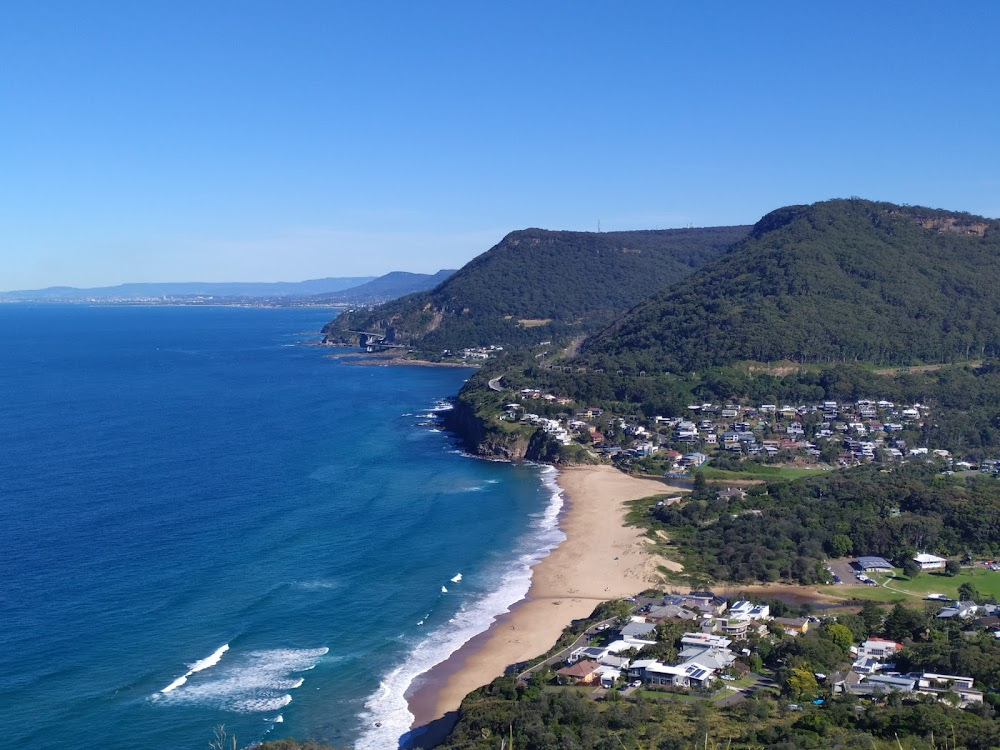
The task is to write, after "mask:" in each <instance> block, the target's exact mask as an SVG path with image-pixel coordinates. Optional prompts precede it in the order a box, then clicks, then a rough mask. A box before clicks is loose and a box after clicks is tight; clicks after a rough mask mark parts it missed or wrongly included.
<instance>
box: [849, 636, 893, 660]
mask: <svg viewBox="0 0 1000 750" xmlns="http://www.w3.org/2000/svg"><path fill="white" fill-rule="evenodd" d="M902 650H903V644H902V643H897V642H896V641H890V640H887V639H885V638H869V639H868V640H867V641H865V642H864V643H862V644H861V645H860V646H859V647H858V659H859V660H860V659H878V660H879V661H885V660H886V659H893V658H895V656H896V654H897V653H899V652H900V651H902Z"/></svg>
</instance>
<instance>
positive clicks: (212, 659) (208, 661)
mask: <svg viewBox="0 0 1000 750" xmlns="http://www.w3.org/2000/svg"><path fill="white" fill-rule="evenodd" d="M228 650H229V644H228V643H224V644H222V645H221V646H219V647H218V648H217V649H215V651H213V652H212V653H211V654H209V655H208V656H206V657H205V658H204V659H200V660H199V661H196V662H195V663H194V664H190V665H189V667H190V669H188V671H187V672H185V673H184V674H182V675H181V676H180V677H178V678H177V679H176V680H174V681H173V682H171V683H170V684H169V685H167V686H166V687H165V688H163V690H161V691H160V692H161V693H163V694H166V693H169V692H170V691H171V690H176V689H177V688H179V687H180V686H181V685H183V684H184V683H185V682H187V680H188V677H190V676H191V675H193V674H195V673H196V672H200V671H202V670H203V669H208V668H209V667H214V666H215V665H216V664H218V663H219V660H220V659H222V655H223V654H224V653H226V652H227V651H228Z"/></svg>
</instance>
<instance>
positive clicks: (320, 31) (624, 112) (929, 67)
mask: <svg viewBox="0 0 1000 750" xmlns="http://www.w3.org/2000/svg"><path fill="white" fill-rule="evenodd" d="M998 28H1000V3H997V2H994V1H992V0H984V1H982V2H964V3H955V4H943V3H940V2H920V1H916V2H902V1H899V2H888V1H887V2H868V1H866V2H860V1H859V2H843V1H838V2H832V1H831V2H823V3H809V2H801V0H799V1H798V2H787V3H779V2H770V3H769V2H760V3H734V2H707V3H693V2H685V3H681V2H665V1H663V2H652V1H651V2H646V3H638V2H636V3H629V2H619V3H611V2H560V3H556V2H542V1H541V0H535V1H534V2H503V3H499V2H497V3H477V2H468V0H465V1H464V2H438V1H431V2H412V0H408V1H407V2H377V1H376V2H372V1H370V0H368V1H365V2H361V1H358V2H335V1H332V0H330V1H327V0H324V1H321V2H307V1H305V0H300V1H297V2H294V1H293V2H287V1H283V2H279V1H277V0H275V1H274V2H257V1H254V0H239V1H234V2H224V1H222V0H198V1H197V2H185V1H184V0H165V1H163V2H160V1H158V0H141V1H140V2H133V1H132V0H122V1H121V2H100V1H99V0H95V1H94V2H79V1H78V0H72V2H68V1H66V2H64V1H61V0H59V1H57V0H46V1H45V2H37V1H36V0H7V2H5V3H4V8H3V18H2V22H0V289H24V288H35V287H41V286H49V285H55V284H68V285H73V286H91V285H103V284H114V283H119V282H125V281H192V280H200V281H221V280H234V281H237V280H257V281H271V280H298V279H304V278H313V277H320V276H340V275H374V274H379V273H383V272H386V271H389V270H411V271H425V272H427V271H434V270H437V269H438V268H441V267H457V266H460V265H462V264H463V263H465V262H466V261H468V260H469V259H471V258H472V257H474V256H475V255H477V254H479V253H480V252H482V251H484V250H486V249H487V248H489V247H490V246H491V245H493V244H494V243H495V242H496V241H498V240H499V239H500V238H501V237H502V236H503V235H504V234H505V233H507V232H508V231H511V230H513V229H518V228H523V227H531V226H536V227H545V228H550V229H588V230H589V229H596V227H597V222H598V220H600V221H601V226H602V228H604V229H605V230H611V229H633V228H657V227H660V228H665V227H678V226H687V225H689V224H693V225H695V226H708V225H718V224H734V223H752V222H754V221H756V220H757V219H758V218H760V216H761V215H763V214H764V213H766V212H768V211H770V210H772V209H774V208H777V207H779V206H782V205H787V204H790V203H807V202H812V201H816V200H822V199H826V198H831V197H845V196H850V195H860V196H863V197H868V198H874V199H879V200H889V201H895V202H902V203H917V204H923V205H930V206H934V207H941V208H950V209H958V210H967V211H971V212H973V213H980V214H986V215H989V216H994V217H998V216H1000V138H998V133H1000V96H998V91H1000V48H998V46H997V34H996V30H997V29H998Z"/></svg>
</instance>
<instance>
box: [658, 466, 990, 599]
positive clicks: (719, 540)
mask: <svg viewBox="0 0 1000 750" xmlns="http://www.w3.org/2000/svg"><path fill="white" fill-rule="evenodd" d="M648 522H649V524H650V525H651V526H652V528H653V529H654V530H655V529H661V530H663V531H664V532H665V533H666V535H667V536H668V537H669V538H670V540H671V542H672V543H673V544H674V545H675V547H676V549H677V551H678V553H679V554H680V556H681V562H682V563H683V564H684V568H685V570H686V571H687V572H688V574H689V575H692V576H695V577H698V578H700V579H704V580H705V581H706V582H707V581H737V582H750V581H765V582H767V581H779V580H786V581H795V582H797V583H801V584H818V583H827V582H829V581H830V580H831V576H830V574H829V573H828V572H827V571H826V570H825V569H824V567H823V562H824V560H826V559H827V558H829V557H842V556H845V555H851V554H853V555H879V556H882V557H885V558H887V559H890V560H900V561H902V560H906V559H909V558H910V557H912V556H913V554H915V553H916V552H921V551H928V552H934V553H938V554H941V555H944V556H959V555H995V554H997V553H998V552H1000V483H997V482H996V481H995V480H993V479H991V478H987V477H979V476H972V477H969V478H954V477H946V476H940V475H939V474H938V472H937V471H936V470H935V469H934V467H933V466H928V465H926V464H909V465H906V466H904V467H901V468H899V469H897V470H896V471H893V472H885V471H883V470H880V469H878V468H876V467H871V466H869V467H859V468H855V469H850V470H844V471H840V472H827V473H823V474H821V475H817V476H814V477H810V478H804V479H798V480H794V481H770V482H768V483H767V484H766V485H760V486H756V487H752V488H750V489H749V491H748V492H747V493H746V496H745V497H742V498H741V497H739V496H735V497H731V498H722V497H719V496H717V493H716V492H715V489H714V488H712V487H711V486H706V487H705V489H703V490H701V491H697V490H696V491H695V492H692V493H691V494H690V495H689V496H687V497H686V498H685V499H684V501H683V502H680V503H676V504H672V505H663V506H658V505H652V507H650V509H649V521H648Z"/></svg>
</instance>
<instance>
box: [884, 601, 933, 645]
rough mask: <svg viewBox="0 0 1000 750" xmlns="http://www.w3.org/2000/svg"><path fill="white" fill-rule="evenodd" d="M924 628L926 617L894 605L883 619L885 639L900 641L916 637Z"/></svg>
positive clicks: (913, 610)
mask: <svg viewBox="0 0 1000 750" xmlns="http://www.w3.org/2000/svg"><path fill="white" fill-rule="evenodd" d="M926 627H927V617H926V615H925V614H924V613H923V612H919V611H917V610H915V609H910V608H909V607H904V606H903V605H902V604H896V605H895V606H894V607H893V608H892V610H891V611H890V612H889V616H888V617H886V618H885V627H884V631H885V635H886V637H888V638H891V639H892V640H894V641H901V640H903V639H904V638H916V637H918V636H919V635H920V634H921V633H922V632H923V631H924V630H925V629H926Z"/></svg>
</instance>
